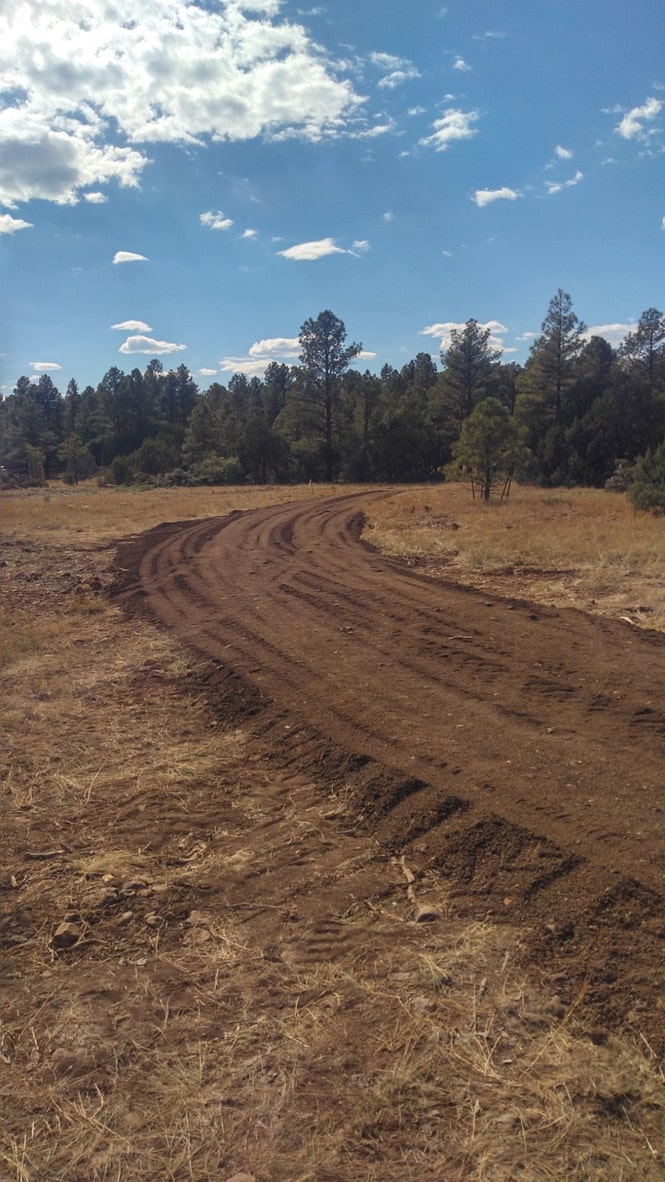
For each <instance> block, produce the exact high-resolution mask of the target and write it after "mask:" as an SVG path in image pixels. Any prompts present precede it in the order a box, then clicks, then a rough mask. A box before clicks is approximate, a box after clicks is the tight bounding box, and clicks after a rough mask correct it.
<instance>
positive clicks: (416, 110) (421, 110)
mask: <svg viewBox="0 0 665 1182" xmlns="http://www.w3.org/2000/svg"><path fill="white" fill-rule="evenodd" d="M406 113H407V115H411V116H412V117H413V116H414V115H424V114H425V107H409V109H408V111H407V112H406Z"/></svg>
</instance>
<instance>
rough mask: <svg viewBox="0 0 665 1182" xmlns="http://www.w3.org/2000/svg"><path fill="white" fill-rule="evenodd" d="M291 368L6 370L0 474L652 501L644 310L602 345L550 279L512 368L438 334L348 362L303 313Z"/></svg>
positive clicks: (663, 430)
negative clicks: (521, 356)
mask: <svg viewBox="0 0 665 1182" xmlns="http://www.w3.org/2000/svg"><path fill="white" fill-rule="evenodd" d="M299 342H300V349H301V353H300V358H299V364H298V365H294V366H289V365H285V364H278V363H276V362H273V363H271V364H269V365H268V367H267V369H266V371H265V374H264V377H263V378H262V379H259V378H257V377H247V376H246V375H244V374H234V375H233V376H232V377H231V378H230V380H229V381H228V382H227V383H226V384H222V383H220V382H216V381H215V382H213V383H212V384H211V385H210V386H209V387H208V388H207V389H205V390H200V389H199V387H198V385H197V383H196V382H195V380H194V378H193V376H192V374H191V373H190V371H189V370H188V369H187V367H186V366H185V365H180V366H179V367H178V368H177V369H174V370H168V371H167V370H165V369H164V368H163V366H162V364H161V363H160V362H159V361H158V360H154V361H151V362H150V363H149V364H148V366H147V367H146V369H145V370H144V371H143V372H142V371H141V370H140V369H138V368H137V369H133V370H132V371H131V372H130V373H125V372H123V371H122V370H121V369H119V368H116V367H115V366H114V367H113V368H111V369H109V370H108V372H107V373H105V374H104V376H103V377H102V378H101V380H100V382H99V384H98V385H97V386H96V387H93V386H86V387H85V389H83V390H81V389H79V386H78V384H77V382H76V380H75V378H72V379H71V380H70V381H69V383H68V385H67V388H66V390H65V391H64V393H63V392H61V391H60V390H59V389H58V388H57V387H56V385H55V384H54V382H53V380H52V378H51V377H50V375H49V374H47V373H44V374H42V375H41V376H40V377H38V378H35V377H21V378H20V379H19V380H18V382H17V383H16V386H15V388H14V391H13V393H11V394H10V395H8V396H7V397H6V398H4V399H3V400H2V402H0V466H1V469H2V471H1V475H2V480H3V484H4V485H5V486H7V484H9V485H16V484H19V485H20V484H40V483H42V482H44V481H45V480H49V479H53V478H56V477H61V478H62V479H64V480H65V481H67V482H70V483H77V482H78V481H79V480H82V479H85V478H88V477H90V476H92V475H94V474H97V475H99V476H100V477H101V478H103V479H104V480H107V481H109V482H111V483H115V484H141V483H145V484H155V483H158V484H162V485H201V484H209V485H212V484H237V483H242V482H247V483H260V484H266V483H288V482H302V481H312V482H317V481H353V482H364V481H367V482H370V481H381V482H399V483H404V482H412V481H417V482H422V481H432V480H440V479H444V478H446V476H448V477H449V478H455V479H460V478H461V479H469V480H470V481H471V482H472V485H473V487H474V491H475V490H477V491H478V494H479V495H480V496H482V497H483V498H484V499H489V497H490V496H491V495H492V494H493V491H494V490H495V489H497V488H498V487H500V488H501V489H502V490H503V491H505V489H506V487H507V484H508V483H509V481H510V479H511V478H512V477H513V476H514V477H515V478H517V479H519V480H522V481H527V482H530V483H534V484H538V485H541V486H560V485H568V486H573V485H576V486H578V485H590V486H596V487H602V486H605V485H608V486H609V487H615V488H621V489H622V488H627V487H629V486H632V487H631V495H632V496H633V499H634V500H635V503H636V504H638V505H641V506H642V507H645V508H653V509H656V510H658V509H661V510H662V509H664V508H665V315H663V313H661V312H659V311H658V310H656V309H655V308H649V309H648V310H647V311H645V312H644V313H643V314H642V316H641V317H640V319H639V322H638V324H637V326H636V327H635V329H634V331H633V332H631V333H629V334H628V335H627V336H626V338H625V339H624V340H623V342H622V343H621V345H620V346H619V347H618V348H613V347H612V345H610V344H609V343H608V342H607V341H606V340H605V339H604V338H602V337H599V336H591V337H589V336H588V334H587V333H586V329H585V325H584V324H583V323H582V321H580V320H579V319H578V317H577V315H576V313H575V311H574V310H573V305H572V301H571V298H570V296H569V295H567V294H566V293H565V292H563V291H561V290H559V291H558V292H557V293H556V295H555V296H554V298H553V299H552V300H551V301H550V304H549V307H548V309H547V314H546V316H545V319H544V320H543V323H542V329H541V333H540V335H539V336H538V337H537V338H536V339H535V340H534V342H533V345H532V347H531V350H530V354H529V357H528V360H527V361H526V364H525V365H523V366H522V365H519V364H517V363H515V362H511V361H504V360H502V354H501V352H500V351H497V350H495V349H494V348H493V347H492V343H491V338H490V332H489V330H488V329H486V328H483V327H482V326H481V325H480V324H479V323H478V322H477V321H475V320H469V321H467V323H466V324H465V325H464V326H463V327H461V328H460V329H458V330H453V332H452V334H451V339H450V343H449V345H448V348H447V349H446V350H445V351H444V352H442V354H441V357H440V365H439V364H437V362H435V361H434V360H433V358H432V357H431V356H430V354H429V353H418V355H417V356H416V357H415V358H414V359H413V360H412V361H409V362H408V363H407V364H406V365H404V366H402V368H401V369H395V368H393V367H392V366H390V365H384V367H383V369H382V370H381V372H380V374H378V375H376V374H373V373H370V372H369V371H366V372H364V373H363V372H359V370H358V368H356V367H355V365H354V363H355V362H356V359H357V357H358V355H359V353H360V352H361V346H360V345H359V344H357V343H348V342H347V334H346V327H345V325H344V323H343V321H342V320H340V319H339V318H338V317H337V316H335V315H334V313H333V312H331V311H324V312H321V313H320V314H319V315H318V316H317V317H315V318H312V319H310V320H307V321H306V322H305V324H304V325H303V326H302V328H301V330H300V335H299Z"/></svg>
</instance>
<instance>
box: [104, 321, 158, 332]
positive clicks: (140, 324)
mask: <svg viewBox="0 0 665 1182" xmlns="http://www.w3.org/2000/svg"><path fill="white" fill-rule="evenodd" d="M111 328H119V329H120V331H121V332H152V328H151V327H150V325H149V324H146V323H145V321H143V320H121V321H120V323H119V324H112V325H111Z"/></svg>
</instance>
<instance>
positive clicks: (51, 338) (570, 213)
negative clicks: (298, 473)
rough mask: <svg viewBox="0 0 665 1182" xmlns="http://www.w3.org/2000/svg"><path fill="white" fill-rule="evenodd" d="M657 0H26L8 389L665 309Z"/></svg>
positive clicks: (13, 98)
mask: <svg viewBox="0 0 665 1182" xmlns="http://www.w3.org/2000/svg"><path fill="white" fill-rule="evenodd" d="M664 50H665V5H663V3H662V0H631V3H628V0H603V3H602V4H600V3H598V2H596V0H594V2H592V0H550V2H549V3H544V2H542V0H450V3H448V4H447V5H445V6H444V5H442V4H439V3H436V2H430V0H411V3H408V4H407V3H406V2H405V0H400V2H398V0H353V2H352V0H336V2H335V3H333V2H332V0H329V2H328V3H320V4H318V3H317V4H307V3H306V2H305V3H297V2H291V0H254V3H249V2H248V3H242V2H241V0H227V2H223V0H199V2H198V3H190V4H186V3H184V2H182V0H146V3H145V4H143V5H142V6H137V5H136V3H135V0H132V3H130V0H49V2H48V4H47V3H45V2H44V0H39V2H36V0H3V5H2V12H1V13H0V80H1V81H0V88H1V89H0V265H1V268H2V284H1V288H0V291H1V293H2V294H1V321H0V323H1V324H2V333H1V337H0V352H1V353H2V356H1V357H0V384H1V386H2V391H3V392H4V393H5V394H6V393H8V392H9V391H10V390H11V389H12V388H13V385H14V383H15V382H16V379H17V378H18V377H19V376H20V375H22V374H36V375H38V374H39V373H42V372H48V373H50V374H51V375H52V377H53V379H54V381H55V382H56V384H57V385H58V386H59V387H60V388H61V389H64V388H65V386H66V384H67V382H68V380H69V379H70V378H71V377H75V378H76V379H77V380H78V382H79V385H80V386H81V387H83V386H85V385H86V384H87V383H92V384H94V385H96V384H97V382H98V381H99V380H100V378H101V377H102V376H103V374H104V373H105V372H106V370H107V369H109V368H110V367H111V366H112V365H117V366H119V367H120V368H121V369H124V370H126V371H129V370H131V369H133V368H134V367H136V366H138V367H139V368H140V369H143V368H145V365H146V364H147V363H148V361H150V359H151V358H153V357H159V358H160V360H161V361H162V363H163V365H164V366H165V368H172V367H175V366H177V365H180V364H181V363H183V362H184V363H185V364H186V365H187V366H188V367H189V369H190V370H191V371H192V373H193V374H194V375H195V377H196V379H197V381H198V382H199V384H200V386H201V388H205V387H207V385H209V384H210V382H211V381H214V380H219V381H226V380H228V378H229V377H230V375H231V373H232V372H234V371H242V372H245V373H248V374H254V373H257V374H259V375H260V374H261V373H262V371H263V368H264V366H265V365H266V364H267V363H268V362H269V361H270V360H277V361H287V362H291V361H293V360H295V359H296V358H297V353H298V346H297V336H298V332H299V329H300V326H301V325H302V323H303V322H304V320H306V319H307V318H308V317H310V316H316V315H318V313H319V312H320V311H322V310H323V309H324V308H331V309H332V311H333V312H335V314H336V315H338V316H340V317H341V318H342V319H343V320H344V322H345V324H346V328H347V332H348V339H349V341H359V342H361V343H362V345H363V349H364V355H363V356H362V357H361V358H360V359H359V361H358V362H357V364H358V365H359V366H360V367H361V368H369V369H372V370H374V371H378V369H380V368H381V366H382V365H383V364H384V363H385V362H389V363H390V364H392V365H394V366H396V367H398V368H399V367H400V366H401V365H403V364H404V363H405V362H406V361H408V360H410V359H411V358H413V357H415V355H416V354H417V353H418V352H420V351H424V352H429V353H431V354H432V355H433V356H434V357H435V359H438V356H439V352H440V349H441V347H442V345H443V346H444V347H445V344H446V341H447V339H448V334H449V332H450V328H451V326H454V325H461V324H463V323H464V322H465V321H466V320H467V319H469V318H470V317H474V318H475V319H477V320H478V321H480V322H481V323H483V324H488V325H491V327H492V331H493V333H494V335H495V337H496V340H497V342H498V343H499V342H500V343H501V345H502V347H503V348H504V350H505V354H504V358H505V360H517V361H524V360H525V359H526V357H527V355H528V349H529V344H530V342H531V341H532V340H533V337H534V335H536V334H537V333H538V331H539V328H540V325H541V322H542V320H543V318H544V316H545V314H546V311H547V305H548V303H549V300H550V299H551V297H552V296H553V295H554V293H555V292H556V290H557V289H558V288H559V287H561V288H563V289H564V290H565V291H567V292H569V293H570V295H571V296H572V298H573V304H574V307H575V310H576V312H577V314H578V315H579V316H580V317H581V318H582V319H583V320H584V321H585V322H586V323H587V325H589V326H590V327H591V328H593V329H594V330H595V331H597V332H599V333H600V334H601V335H605V336H607V338H608V339H609V340H611V341H612V343H614V344H616V343H618V342H619V341H620V340H621V339H622V337H623V336H625V335H626V333H627V332H628V331H629V330H630V329H631V327H632V326H634V323H635V321H636V319H637V318H638V317H639V315H640V313H641V312H642V311H644V310H645V309H646V308H648V307H652V306H655V307H657V308H659V309H660V310H663V308H664V305H665V183H664V181H665V53H664Z"/></svg>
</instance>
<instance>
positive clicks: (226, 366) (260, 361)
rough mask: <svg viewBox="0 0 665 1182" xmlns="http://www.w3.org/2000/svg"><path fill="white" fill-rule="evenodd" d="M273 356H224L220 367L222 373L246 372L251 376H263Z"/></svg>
mask: <svg viewBox="0 0 665 1182" xmlns="http://www.w3.org/2000/svg"><path fill="white" fill-rule="evenodd" d="M273 360H274V358H272V357H264V358H256V357H222V358H221V360H220V362H219V368H220V370H221V372H222V373H244V374H247V377H249V378H262V377H263V375H264V373H265V371H266V369H267V367H268V366H269V365H270V362H271V361H273Z"/></svg>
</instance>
